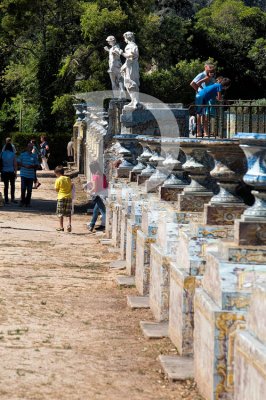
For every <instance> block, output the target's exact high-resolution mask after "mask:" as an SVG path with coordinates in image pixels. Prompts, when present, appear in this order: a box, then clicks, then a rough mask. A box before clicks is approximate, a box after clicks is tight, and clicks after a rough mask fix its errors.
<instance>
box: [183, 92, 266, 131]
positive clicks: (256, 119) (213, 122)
mask: <svg viewBox="0 0 266 400" xmlns="http://www.w3.org/2000/svg"><path fill="white" fill-rule="evenodd" d="M252 103H253V104H252ZM189 110H190V115H191V116H195V122H194V124H193V123H192V119H190V135H189V136H190V137H193V136H197V137H217V138H231V137H233V136H234V135H235V134H236V133H237V132H247V133H249V132H258V133H266V105H254V100H244V101H242V100H241V102H240V101H237V100H227V101H226V103H223V104H208V105H194V104H193V105H191V106H190V107H189ZM198 113H201V114H202V116H201V117H199V116H198V117H197V114H198ZM197 123H200V126H197Z"/></svg>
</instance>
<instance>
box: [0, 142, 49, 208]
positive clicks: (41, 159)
mask: <svg viewBox="0 0 266 400" xmlns="http://www.w3.org/2000/svg"><path fill="white" fill-rule="evenodd" d="M16 153H17V151H16V147H15V146H14V144H13V143H12V142H11V138H6V142H5V144H4V146H3V148H2V151H1V153H0V169H1V180H2V182H3V183H4V203H5V204H6V205H7V204H9V203H10V201H11V203H18V202H17V200H16V199H15V183H16V178H17V171H18V168H20V177H21V199H20V203H19V206H20V207H30V203H31V194H32V189H38V187H39V186H40V185H41V183H40V182H39V181H38V179H37V169H39V168H40V167H41V168H42V169H43V170H49V166H48V162H47V160H48V156H49V145H48V143H47V139H46V137H45V136H41V139H40V145H39V147H38V145H37V143H36V139H32V140H31V141H30V142H29V143H28V144H27V147H26V149H25V151H23V152H21V154H20V155H18V156H17V154H16ZM9 188H10V198H9ZM9 200H10V201H9Z"/></svg>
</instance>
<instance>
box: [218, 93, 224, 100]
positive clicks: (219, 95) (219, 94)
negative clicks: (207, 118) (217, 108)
mask: <svg viewBox="0 0 266 400" xmlns="http://www.w3.org/2000/svg"><path fill="white" fill-rule="evenodd" d="M217 100H218V101H222V100H223V99H222V92H218V93H217Z"/></svg>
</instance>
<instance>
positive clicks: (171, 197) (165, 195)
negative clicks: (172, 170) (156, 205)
mask: <svg viewBox="0 0 266 400" xmlns="http://www.w3.org/2000/svg"><path fill="white" fill-rule="evenodd" d="M183 189H184V188H183V187H176V186H172V187H171V186H167V187H165V186H160V187H159V198H160V199H161V200H163V201H173V202H176V201H177V200H178V195H179V194H180V193H182V192H183Z"/></svg>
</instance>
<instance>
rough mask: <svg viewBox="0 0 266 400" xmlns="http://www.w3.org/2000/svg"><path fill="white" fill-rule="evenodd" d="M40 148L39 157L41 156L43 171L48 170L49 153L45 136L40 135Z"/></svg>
mask: <svg viewBox="0 0 266 400" xmlns="http://www.w3.org/2000/svg"><path fill="white" fill-rule="evenodd" d="M40 149H41V158H42V163H41V166H42V169H43V170H44V171H50V168H49V165H48V162H47V159H48V155H49V150H50V149H49V145H48V143H47V138H46V136H41V144H40Z"/></svg>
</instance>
